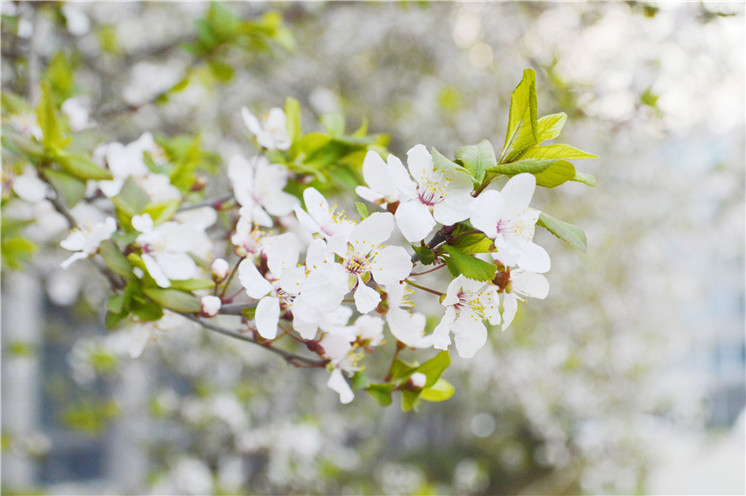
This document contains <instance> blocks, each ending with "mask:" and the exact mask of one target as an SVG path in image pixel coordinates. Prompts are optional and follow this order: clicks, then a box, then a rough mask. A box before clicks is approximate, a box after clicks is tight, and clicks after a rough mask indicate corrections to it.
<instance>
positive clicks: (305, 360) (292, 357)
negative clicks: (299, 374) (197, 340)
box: [181, 313, 329, 368]
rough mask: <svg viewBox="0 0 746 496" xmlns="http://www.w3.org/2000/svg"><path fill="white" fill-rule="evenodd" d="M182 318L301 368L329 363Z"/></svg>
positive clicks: (227, 330) (322, 365) (197, 320)
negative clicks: (263, 350) (262, 349)
mask: <svg viewBox="0 0 746 496" xmlns="http://www.w3.org/2000/svg"><path fill="white" fill-rule="evenodd" d="M181 315H182V316H184V317H186V318H187V319H189V320H191V321H192V322H196V323H197V324H199V325H201V326H202V327H204V328H205V329H208V330H210V331H213V332H216V333H218V334H222V335H223V336H228V337H230V338H234V339H239V340H241V341H246V342H247V343H253V344H255V345H257V346H261V347H262V348H264V349H265V350H267V351H270V352H272V353H274V354H276V355H279V356H281V357H282V358H283V359H284V360H285V361H286V362H288V363H290V364H292V365H295V366H300V367H319V368H321V367H324V366H326V364H327V363H328V362H329V361H328V360H314V359H313V358H309V357H305V356H302V355H298V354H296V353H293V352H291V351H287V350H283V349H280V348H274V347H272V346H268V345H266V344H262V343H258V342H257V341H255V340H254V338H252V337H251V336H248V335H246V334H239V333H236V332H233V331H231V330H229V329H226V328H224V327H220V326H218V325H215V324H213V323H211V322H206V321H204V320H203V319H200V318H197V317H195V316H194V315H190V314H184V313H182V314H181Z"/></svg>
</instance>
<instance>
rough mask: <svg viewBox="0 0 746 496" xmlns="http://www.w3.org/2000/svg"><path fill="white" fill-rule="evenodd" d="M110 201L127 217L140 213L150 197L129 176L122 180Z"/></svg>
mask: <svg viewBox="0 0 746 496" xmlns="http://www.w3.org/2000/svg"><path fill="white" fill-rule="evenodd" d="M111 201H112V203H114V206H115V207H117V210H121V211H122V212H123V213H124V214H126V215H127V216H128V217H133V216H135V215H140V212H142V210H143V209H144V208H145V206H146V205H147V204H148V203H149V202H150V197H149V196H148V194H147V193H146V192H145V191H144V190H143V189H142V188H141V187H140V186H138V185H137V183H136V182H135V180H134V179H133V178H132V176H130V177H128V178H127V180H126V181H124V184H123V185H122V189H121V190H119V194H118V195H117V196H115V197H114V198H112V199H111Z"/></svg>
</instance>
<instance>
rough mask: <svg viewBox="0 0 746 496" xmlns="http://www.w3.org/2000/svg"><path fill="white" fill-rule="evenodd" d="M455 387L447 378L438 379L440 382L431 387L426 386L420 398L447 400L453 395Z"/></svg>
mask: <svg viewBox="0 0 746 496" xmlns="http://www.w3.org/2000/svg"><path fill="white" fill-rule="evenodd" d="M454 392H455V389H454V388H453V386H452V385H451V383H450V382H448V381H446V380H445V379H438V382H436V383H435V384H433V385H432V386H431V387H428V388H425V389H423V390H422V393H421V394H420V398H422V399H423V400H425V401H445V400H447V399H449V398H450V397H451V396H453V393H454Z"/></svg>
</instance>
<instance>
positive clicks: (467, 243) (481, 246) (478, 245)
mask: <svg viewBox="0 0 746 496" xmlns="http://www.w3.org/2000/svg"><path fill="white" fill-rule="evenodd" d="M452 246H455V247H456V248H458V249H459V250H461V251H462V252H464V253H466V254H474V253H491V252H494V251H496V249H495V245H494V243H493V242H492V240H491V239H490V238H488V237H487V236H485V235H484V234H481V233H474V234H467V235H466V236H464V237H463V238H461V239H459V240H458V242H457V243H454V244H453V245H452Z"/></svg>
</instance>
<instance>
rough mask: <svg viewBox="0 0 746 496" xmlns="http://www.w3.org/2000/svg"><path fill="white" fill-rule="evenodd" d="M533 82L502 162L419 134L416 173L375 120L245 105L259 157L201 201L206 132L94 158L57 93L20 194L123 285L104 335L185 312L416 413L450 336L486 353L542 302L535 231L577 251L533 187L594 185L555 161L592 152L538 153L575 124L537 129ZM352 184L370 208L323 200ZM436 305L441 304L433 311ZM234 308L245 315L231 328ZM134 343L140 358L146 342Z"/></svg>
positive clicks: (430, 395)
mask: <svg viewBox="0 0 746 496" xmlns="http://www.w3.org/2000/svg"><path fill="white" fill-rule="evenodd" d="M533 84H534V82H533V73H532V72H530V71H527V72H526V74H525V75H524V80H523V81H522V82H521V84H520V85H519V86H518V88H517V89H516V92H515V93H514V95H513V101H512V103H511V111H510V114H511V116H513V115H526V116H529V118H524V119H522V120H520V121H516V120H514V119H513V117H511V123H510V125H509V129H508V135H509V136H508V139H507V140H506V146H505V148H504V149H503V151H502V154H501V156H500V158H499V160H498V158H497V156H496V154H495V151H494V149H493V148H492V145H491V143H490V142H489V141H487V140H484V141H483V142H481V143H479V144H478V145H471V146H466V147H463V148H461V149H459V150H457V151H456V153H455V157H454V159H453V160H449V159H447V158H446V157H444V156H443V155H441V154H440V153H438V152H437V150H435V149H430V150H428V148H426V147H425V146H424V145H422V144H418V145H415V146H413V147H412V148H410V149H409V150H408V151H407V154H406V165H405V163H404V162H403V161H402V160H400V159H399V158H398V157H396V156H395V155H393V154H390V153H389V152H388V150H386V148H385V140H381V139H379V138H377V137H376V136H367V135H366V132H367V131H366V130H365V129H361V130H358V131H356V132H355V133H354V134H352V135H345V134H344V125H343V124H342V126H341V127H340V126H339V125H337V124H333V123H334V122H337V123H338V122H339V121H338V120H335V119H331V118H329V119H322V122H323V123H324V125H325V126H326V127H327V134H324V133H320V132H312V133H307V134H305V135H304V134H303V132H302V131H301V128H300V109H299V104H298V102H297V101H295V100H292V99H288V101H287V102H286V105H285V109H284V110H283V109H280V108H273V109H272V110H270V111H269V112H268V113H267V114H266V115H265V116H263V117H261V118H257V117H255V116H254V115H253V114H251V112H250V111H249V110H248V109H247V108H243V109H241V116H242V120H243V122H244V124H245V126H246V129H247V130H248V132H249V135H250V136H251V139H252V140H253V141H254V143H255V144H256V147H257V148H258V149H259V152H258V154H256V155H254V156H251V157H250V158H247V157H246V156H244V155H242V154H235V155H233V156H232V157H231V158H230V160H228V164H227V168H226V169H227V170H226V172H227V179H228V187H229V189H230V193H229V194H228V195H225V196H222V197H221V198H220V199H218V200H204V194H205V193H204V190H205V185H206V179H205V178H204V177H203V176H200V174H198V173H197V171H198V170H200V167H201V166H202V164H203V162H205V161H207V160H208V159H209V157H207V155H206V154H205V153H204V152H202V151H201V150H200V148H199V146H198V142H197V141H194V142H192V143H188V144H186V145H185V144H184V142H183V141H178V140H175V141H169V140H168V139H165V138H158V139H156V138H154V137H153V136H152V135H151V134H150V133H145V134H143V135H142V136H141V137H140V138H139V139H137V140H136V141H134V142H132V143H129V144H122V143H116V142H114V143H109V144H105V145H102V146H99V147H98V148H97V149H96V150H95V152H94V153H93V154H92V157H91V158H87V157H84V156H81V155H74V153H75V152H72V151H67V150H66V149H65V147H66V146H67V145H66V144H67V143H68V142H69V140H68V139H67V138H66V137H65V136H64V135H62V134H60V129H61V127H60V126H59V125H58V124H57V123H54V122H50V119H51V120H54V119H57V118H58V117H57V110H56V109H55V108H54V104H53V102H52V100H51V99H50V98H49V95H47V94H46V93H45V94H44V95H43V98H42V103H41V105H42V106H44V109H43V110H44V111H43V112H39V113H38V115H39V116H42V117H43V119H42V120H41V121H40V122H39V126H38V127H39V131H40V133H36V135H29V134H28V133H26V134H23V133H22V130H19V133H21V134H19V135H18V136H11V138H13V139H15V140H16V141H17V142H18V143H21V145H23V146H26V147H27V148H29V149H33V148H32V147H31V145H28V144H27V143H26V142H25V141H22V140H27V141H29V142H30V143H31V144H32V145H34V144H36V142H38V143H39V144H41V145H43V147H45V150H53V153H54V154H55V160H54V163H57V164H60V166H61V169H56V168H53V169H50V170H46V171H45V172H44V174H41V175H38V174H37V173H36V172H34V171H33V170H32V169H29V168H26V169H24V170H23V172H22V173H21V174H19V175H17V177H16V178H15V180H14V183H13V187H14V191H15V193H16V195H17V196H18V197H19V198H22V199H24V200H25V201H31V202H34V201H36V202H40V201H46V198H47V197H49V198H51V199H52V200H51V201H53V202H54V206H55V208H56V209H57V210H58V211H59V212H60V213H62V214H63V215H64V216H65V218H66V219H68V221H69V222H70V223H71V224H73V226H72V227H75V230H74V231H73V232H72V233H71V234H70V235H69V236H68V237H67V238H66V239H65V240H63V241H62V242H61V246H62V248H65V249H66V250H69V251H73V252H74V253H73V254H72V256H70V257H69V258H68V259H67V260H65V261H64V262H62V266H63V267H65V268H66V267H68V266H69V265H71V264H72V263H73V262H75V261H77V260H81V259H86V258H92V257H99V256H100V260H98V259H97V260H96V263H97V264H98V267H99V268H100V269H101V270H102V271H103V273H104V275H106V276H107V279H108V280H109V282H110V283H111V288H112V290H113V291H114V295H112V296H111V297H110V298H109V300H108V303H107V317H106V321H107V325H109V326H110V327H113V326H116V325H118V324H120V323H123V322H126V323H129V325H131V326H134V327H135V328H139V329H140V331H142V328H143V326H145V327H147V326H151V327H152V324H149V323H152V322H164V323H165V322H167V321H168V320H169V319H168V318H166V319H163V318H164V315H182V316H186V317H188V318H190V319H192V320H196V321H197V322H200V323H201V324H202V325H203V326H204V327H205V328H206V329H210V330H214V331H216V332H219V333H221V334H224V335H230V336H233V337H236V338H238V339H242V340H244V341H252V342H253V343H255V344H257V345H260V346H262V347H264V348H266V349H267V350H270V351H271V352H273V353H276V354H278V355H281V356H283V357H284V358H285V359H286V360H287V361H288V362H289V363H291V364H293V365H296V366H298V367H323V368H325V369H327V370H328V372H329V379H328V386H329V387H330V388H331V389H333V390H334V391H336V392H337V393H338V394H339V398H340V401H341V402H343V403H347V402H349V401H352V399H353V398H354V392H353V388H354V389H365V390H367V391H368V392H369V393H370V394H371V395H373V396H374V397H375V398H376V399H377V400H379V401H380V402H381V403H382V404H388V403H390V402H391V394H392V392H394V391H400V392H401V393H402V401H403V405H404V407H405V409H409V408H416V406H417V403H418V402H419V400H420V399H424V400H428V401H439V400H443V399H447V398H448V397H449V396H450V395H451V394H452V393H453V388H452V386H450V384H448V383H447V382H446V381H445V380H444V379H442V378H441V377H440V376H441V374H442V372H443V370H445V368H447V366H448V365H449V363H450V358H449V355H448V350H449V349H450V347H451V344H452V341H451V335H453V337H454V341H455V350H456V352H457V353H458V355H459V356H460V357H461V358H471V357H473V356H475V354H476V353H477V352H478V351H479V350H480V349H481V348H482V347H484V346H485V345H486V343H487V340H488V336H489V327H488V326H498V325H500V324H501V325H502V329H503V330H505V329H506V328H507V327H508V326H510V325H511V323H512V322H513V320H514V319H515V316H516V312H517V308H518V301H526V300H527V299H528V298H540V299H542V298H545V297H546V296H547V295H548V293H549V283H548V281H547V279H546V278H545V277H544V275H543V274H544V273H546V272H547V271H549V269H550V267H551V262H550V257H549V254H548V253H547V252H546V250H544V248H542V247H541V246H539V245H537V244H536V243H534V231H535V227H536V225H537V223H538V224H540V225H542V226H543V227H546V228H547V229H549V230H550V231H551V232H553V233H554V234H556V235H557V236H559V237H561V238H563V239H566V240H568V241H570V242H575V243H577V239H571V238H569V237H568V235H567V234H566V233H567V232H570V233H573V234H574V235H576V234H577V231H579V229H578V228H576V227H575V226H570V225H569V224H564V223H562V221H559V220H558V219H554V218H553V217H550V216H547V215H545V214H542V213H541V212H539V211H538V210H536V209H534V208H532V207H531V206H530V203H531V200H532V198H533V195H534V192H535V189H536V186H537V185H541V186H547V187H553V186H556V185H558V184H560V183H562V182H564V181H567V180H570V179H574V180H578V181H581V182H583V181H586V182H587V181H589V179H587V178H588V177H589V176H578V177H575V176H574V174H575V172H574V169H572V166H571V165H569V163H568V162H566V161H562V160H561V159H562V158H563V157H562V154H563V153H569V154H570V155H571V156H574V157H577V156H578V155H579V154H582V153H584V152H580V151H579V150H577V149H575V148H572V147H568V146H567V145H551V146H552V147H553V148H550V149H547V147H543V146H542V145H541V142H542V141H544V140H546V139H552V138H554V137H556V136H557V134H558V133H559V129H560V128H561V124H562V123H563V122H564V117H562V116H560V117H555V116H547V117H544V118H542V121H544V122H545V125H543V127H542V126H539V122H540V121H538V120H536V116H534V115H532V114H531V113H530V112H528V110H527V109H528V106H529V105H530V103H529V102H530V101H531V94H532V92H534V91H535V89H534V86H533ZM558 115H559V114H558ZM547 119H548V120H547ZM330 123H332V124H330ZM547 123H548V124H547ZM542 129H543V130H542ZM19 140H20V141H19ZM31 140H35V141H31ZM557 147H559V148H557ZM562 147H564V148H562ZM48 153H52V152H48ZM586 155H588V156H590V155H589V154H586ZM548 156H552V157H554V158H552V159H547V157H548ZM557 161H561V162H562V164H557ZM44 164H45V165H40V167H50V166H49V165H48V162H45V163H44ZM564 164H568V165H569V167H570V168H569V169H568V166H567V165H564ZM552 167H554V168H555V169H556V170H555V169H552ZM547 170H550V172H551V173H546V171H547ZM340 171H341V172H340ZM557 171H559V172H557ZM568 171H569V172H568ZM340 174H341V175H340ZM570 174H571V175H572V177H571V175H570ZM49 178H55V179H56V180H55V181H50V180H48V179H49ZM500 178H503V179H500ZM340 184H341V185H344V187H345V188H346V191H347V193H348V196H347V197H345V196H344V195H343V194H342V193H343V192H344V191H345V188H340V187H339V185H340ZM353 191H354V193H355V194H356V195H357V199H362V200H364V201H366V202H367V203H363V202H356V204H355V206H356V210H357V213H358V214H359V219H357V218H353V216H348V214H346V213H345V211H344V210H343V209H341V208H340V207H339V206H338V205H337V204H336V203H330V201H329V199H330V198H332V197H337V198H339V199H340V200H341V201H343V202H344V201H347V202H349V201H350V200H351V199H353V198H351V196H352V195H351V193H352V192H353ZM84 197H85V200H84ZM81 201H83V202H84V203H87V204H88V205H89V206H90V207H98V208H100V210H102V211H104V212H106V216H103V217H102V218H104V220H102V221H100V222H89V223H87V224H86V225H85V226H83V227H80V226H74V224H77V223H78V221H77V219H76V218H74V217H73V216H72V215H70V213H69V212H67V211H66V206H67V205H72V204H75V203H76V202H81ZM350 203H351V202H350ZM369 208H370V209H371V210H370V211H369ZM355 217H357V216H355ZM581 233H582V231H581ZM575 237H576V238H577V237H578V236H575ZM428 274H430V275H428ZM427 300H429V301H427ZM415 305H417V307H416V306H415ZM422 308H426V309H428V310H427V312H422V311H420V309H422ZM434 308H439V309H440V312H439V314H438V313H436V314H435V315H429V316H430V317H432V318H430V319H428V318H427V317H428V314H432V313H433V310H432V309H434ZM237 317H238V318H240V319H241V320H240V323H239V322H238V321H235V320H233V324H232V325H233V328H232V329H231V328H228V327H226V326H227V325H230V324H228V322H230V320H231V319H236V318H237ZM211 319H214V320H211ZM162 327H168V325H167V324H164V326H162ZM136 334H137V335H138V336H142V335H147V336H151V337H153V338H154V336H155V335H154V334H153V333H152V332H147V333H143V332H138V333H136ZM137 342H138V346H137V350H138V352H139V351H141V350H142V343H143V342H144V341H143V340H142V339H137ZM280 342H282V343H285V344H284V346H282V347H280V346H278V344H279V343H280ZM387 343H391V344H393V345H394V346H395V351H394V355H393V358H392V361H391V366H390V368H389V370H388V372H387V373H386V374H385V377H384V378H383V380H382V382H373V383H371V381H370V380H369V379H368V377H367V374H366V373H365V372H363V371H364V370H365V369H366V366H365V363H366V357H367V356H368V355H369V354H372V353H375V352H376V351H377V350H381V349H390V348H391V346H386V345H387ZM298 348H300V349H301V351H303V350H304V349H305V350H306V351H303V353H302V354H301V353H298ZM429 348H433V349H435V350H441V351H440V352H439V353H437V354H436V355H435V356H434V357H432V358H430V359H429V360H427V361H426V362H424V363H422V364H419V363H416V362H415V363H410V362H405V361H403V360H402V359H400V358H399V354H400V352H402V351H403V350H407V349H408V350H418V349H419V350H426V349H429ZM309 352H310V353H311V356H309V355H308V353H309ZM350 381H351V382H350Z"/></svg>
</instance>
